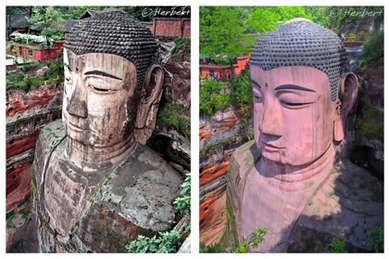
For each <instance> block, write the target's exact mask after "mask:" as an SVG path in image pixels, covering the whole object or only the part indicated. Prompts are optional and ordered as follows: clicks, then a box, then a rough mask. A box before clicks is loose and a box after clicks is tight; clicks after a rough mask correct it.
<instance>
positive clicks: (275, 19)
mask: <svg viewBox="0 0 389 259" xmlns="http://www.w3.org/2000/svg"><path fill="white" fill-rule="evenodd" d="M251 8H252V10H251V12H250V14H249V16H248V18H247V25H248V27H249V30H250V31H252V32H260V33H266V32H269V31H272V30H274V29H275V28H277V27H278V26H279V25H281V24H282V23H284V22H286V21H287V20H290V19H292V18H296V17H303V18H307V19H312V16H311V14H310V13H309V12H307V11H306V9H305V8H304V7H303V6H257V7H251Z"/></svg>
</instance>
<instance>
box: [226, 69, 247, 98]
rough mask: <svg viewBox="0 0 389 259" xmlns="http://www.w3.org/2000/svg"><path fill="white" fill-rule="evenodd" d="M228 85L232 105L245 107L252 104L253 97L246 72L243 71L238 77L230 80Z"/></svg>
mask: <svg viewBox="0 0 389 259" xmlns="http://www.w3.org/2000/svg"><path fill="white" fill-rule="evenodd" d="M230 85H231V88H232V93H231V97H232V101H233V103H235V104H240V105H247V104H249V103H251V102H252V100H253V95H252V89H251V84H250V74H249V71H248V70H243V71H242V72H241V73H240V74H239V75H237V76H233V77H232V78H231V80H230Z"/></svg>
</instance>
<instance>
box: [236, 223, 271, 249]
mask: <svg viewBox="0 0 389 259" xmlns="http://www.w3.org/2000/svg"><path fill="white" fill-rule="evenodd" d="M266 232H267V227H257V228H256V229H255V230H254V231H253V232H251V234H250V235H249V237H248V238H247V239H245V240H244V241H243V243H240V244H238V246H237V247H236V248H235V249H234V253H247V252H248V251H249V250H250V248H256V247H258V246H259V244H261V243H262V242H263V240H265V235H266Z"/></svg>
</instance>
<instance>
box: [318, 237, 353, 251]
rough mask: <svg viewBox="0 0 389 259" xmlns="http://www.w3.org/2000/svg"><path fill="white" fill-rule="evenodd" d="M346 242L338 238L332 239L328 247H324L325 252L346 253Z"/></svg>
mask: <svg viewBox="0 0 389 259" xmlns="http://www.w3.org/2000/svg"><path fill="white" fill-rule="evenodd" d="M345 246H346V243H345V242H344V241H343V240H342V239H340V238H336V239H335V240H333V241H331V243H329V244H328V245H327V247H326V248H325V249H324V251H323V252H324V253H346V252H347V251H346V250H345Z"/></svg>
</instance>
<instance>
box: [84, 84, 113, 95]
mask: <svg viewBox="0 0 389 259" xmlns="http://www.w3.org/2000/svg"><path fill="white" fill-rule="evenodd" d="M88 87H89V88H91V89H93V90H94V91H96V92H99V93H113V92H117V91H119V90H116V89H107V88H101V87H99V86H96V85H93V84H90V83H89V84H88Z"/></svg>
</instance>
